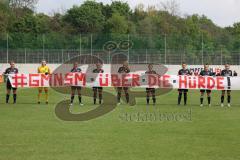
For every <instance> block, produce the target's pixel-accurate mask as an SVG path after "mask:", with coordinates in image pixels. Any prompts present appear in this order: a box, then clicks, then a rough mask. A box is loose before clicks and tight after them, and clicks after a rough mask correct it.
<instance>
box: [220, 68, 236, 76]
mask: <svg viewBox="0 0 240 160" xmlns="http://www.w3.org/2000/svg"><path fill="white" fill-rule="evenodd" d="M221 76H223V77H232V76H233V72H232V71H231V70H226V69H224V70H222V72H221Z"/></svg>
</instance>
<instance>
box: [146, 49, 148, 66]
mask: <svg viewBox="0 0 240 160" xmlns="http://www.w3.org/2000/svg"><path fill="white" fill-rule="evenodd" d="M146 63H148V50H147V49H146Z"/></svg>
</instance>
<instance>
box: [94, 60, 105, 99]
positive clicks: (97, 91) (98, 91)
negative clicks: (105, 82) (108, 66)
mask: <svg viewBox="0 0 240 160" xmlns="http://www.w3.org/2000/svg"><path fill="white" fill-rule="evenodd" d="M103 72H104V70H103V69H102V64H101V63H97V64H96V69H94V70H93V73H103ZM102 91H103V88H102V87H93V103H94V104H96V101H97V94H98V98H99V104H102Z"/></svg>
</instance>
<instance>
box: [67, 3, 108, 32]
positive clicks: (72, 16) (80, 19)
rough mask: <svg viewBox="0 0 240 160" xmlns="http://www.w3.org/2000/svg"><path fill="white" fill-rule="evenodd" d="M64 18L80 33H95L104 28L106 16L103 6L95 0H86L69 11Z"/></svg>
mask: <svg viewBox="0 0 240 160" xmlns="http://www.w3.org/2000/svg"><path fill="white" fill-rule="evenodd" d="M64 20H65V21H66V22H68V23H70V24H71V25H73V26H74V27H75V28H77V30H78V31H79V32H80V33H95V32H100V31H102V29H103V26H104V22H105V18H104V16H103V14H102V7H101V5H100V4H99V3H97V2H94V1H85V2H84V4H82V5H81V6H74V7H73V8H71V9H69V10H68V11H67V14H66V15H65V16H64Z"/></svg>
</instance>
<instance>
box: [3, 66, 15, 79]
mask: <svg viewBox="0 0 240 160" xmlns="http://www.w3.org/2000/svg"><path fill="white" fill-rule="evenodd" d="M4 74H18V69H17V68H7V69H6V70H5V72H4ZM7 80H8V81H9V78H7Z"/></svg>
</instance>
